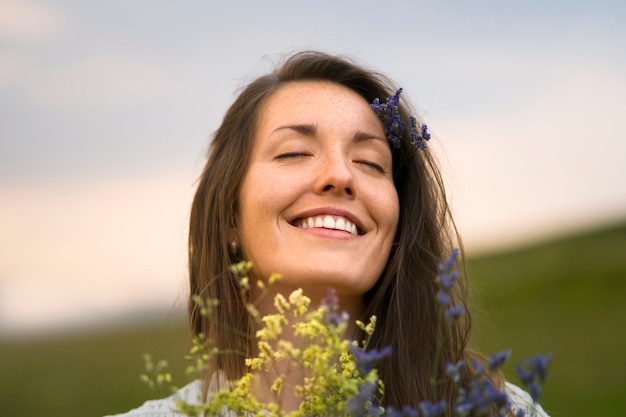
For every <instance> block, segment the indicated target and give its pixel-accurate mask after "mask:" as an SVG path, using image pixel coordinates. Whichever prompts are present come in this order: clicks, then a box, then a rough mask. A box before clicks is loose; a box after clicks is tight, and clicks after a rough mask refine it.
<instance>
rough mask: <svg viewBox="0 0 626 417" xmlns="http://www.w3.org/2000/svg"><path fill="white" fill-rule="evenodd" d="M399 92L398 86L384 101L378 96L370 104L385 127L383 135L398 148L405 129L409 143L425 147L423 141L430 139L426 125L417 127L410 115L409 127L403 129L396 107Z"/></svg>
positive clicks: (403, 124) (421, 147)
mask: <svg viewBox="0 0 626 417" xmlns="http://www.w3.org/2000/svg"><path fill="white" fill-rule="evenodd" d="M401 93H402V89H401V88H399V89H398V91H396V93H395V94H394V95H393V96H392V97H387V100H386V101H385V102H384V103H381V102H380V100H379V99H378V98H375V99H374V101H372V103H371V104H370V107H371V109H372V110H374V112H375V113H376V115H377V116H378V118H379V119H380V121H381V122H382V124H383V127H384V129H385V136H386V137H387V140H388V141H389V142H390V143H391V145H392V146H393V147H395V148H400V144H401V143H402V138H403V136H404V132H405V130H406V131H407V132H408V135H409V140H410V143H411V145H414V146H417V147H418V148H420V149H426V143H425V142H424V141H426V140H429V139H430V133H428V127H427V126H426V125H422V126H419V127H418V125H417V119H415V117H413V116H410V117H409V127H408V129H405V123H404V121H403V120H402V117H401V116H400V110H399V108H398V106H399V104H400V94H401Z"/></svg>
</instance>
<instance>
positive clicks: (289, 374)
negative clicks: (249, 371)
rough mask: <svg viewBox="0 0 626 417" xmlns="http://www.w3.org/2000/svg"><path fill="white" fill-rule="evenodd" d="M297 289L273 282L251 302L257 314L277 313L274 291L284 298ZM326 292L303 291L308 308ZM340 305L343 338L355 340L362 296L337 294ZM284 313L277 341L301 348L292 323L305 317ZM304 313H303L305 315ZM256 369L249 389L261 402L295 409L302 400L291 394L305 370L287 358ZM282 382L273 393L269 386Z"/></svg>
mask: <svg viewBox="0 0 626 417" xmlns="http://www.w3.org/2000/svg"><path fill="white" fill-rule="evenodd" d="M296 289H297V288H293V287H289V286H285V285H277V284H274V285H272V287H271V289H269V290H265V291H263V292H262V293H258V291H255V292H256V293H252V294H251V295H252V296H253V297H252V298H253V300H255V301H254V305H255V307H256V309H257V310H258V312H259V314H260V316H262V317H263V316H267V315H270V314H276V313H277V310H276V308H275V306H274V297H275V296H276V294H282V295H283V296H284V297H285V298H288V297H289V295H290V294H291V293H292V292H293V291H294V290H296ZM327 294H328V292H327V289H323V291H322V290H320V289H318V290H317V291H315V290H308V289H305V290H304V295H305V296H307V297H309V298H310V299H311V303H310V305H309V309H308V311H313V310H315V309H317V308H318V306H320V305H321V303H322V301H323V299H324V297H326V296H327ZM338 298H339V306H338V312H346V313H348V314H349V317H350V318H349V320H348V328H347V332H346V337H347V338H348V339H355V338H357V337H359V336H358V335H359V330H358V328H357V326H356V325H355V321H356V320H357V319H359V320H363V313H364V307H363V302H362V298H361V297H348V296H342V295H338ZM285 316H286V317H287V318H288V320H289V324H287V325H285V326H283V330H282V333H281V335H280V340H282V341H285V342H289V343H291V344H292V345H293V347H294V348H296V349H301V348H303V346H302V342H301V340H300V338H299V337H298V336H296V335H295V334H294V325H295V324H296V323H298V322H299V321H303V320H305V319H306V318H305V317H298V318H294V316H293V314H292V313H291V312H286V314H285ZM305 316H306V314H305ZM270 344H271V345H272V348H274V349H275V348H276V344H275V343H270ZM251 353H252V357H257V356H258V355H259V349H258V346H257V344H256V339H255V343H253V346H252V352H251ZM253 372H256V377H255V378H254V382H253V384H252V385H251V386H250V391H251V392H252V394H254V396H255V397H256V398H258V399H259V400H260V401H262V402H265V403H268V402H276V403H278V404H279V405H280V406H281V409H282V410H283V411H287V412H289V411H294V410H296V409H297V408H298V406H299V404H300V402H301V399H300V398H299V397H296V396H295V395H294V387H295V386H297V385H302V383H303V381H304V378H305V377H306V376H307V371H306V370H305V369H303V368H302V367H301V366H297V365H296V366H294V365H293V364H292V363H291V362H290V361H289V360H287V359H285V360H279V361H276V362H274V363H273V364H272V367H271V368H270V369H269V370H268V371H253ZM279 377H280V378H281V379H282V381H283V385H282V389H281V390H280V392H279V393H278V394H276V393H274V392H272V390H271V387H272V385H273V384H274V383H275V381H276V380H277V379H278V378H279Z"/></svg>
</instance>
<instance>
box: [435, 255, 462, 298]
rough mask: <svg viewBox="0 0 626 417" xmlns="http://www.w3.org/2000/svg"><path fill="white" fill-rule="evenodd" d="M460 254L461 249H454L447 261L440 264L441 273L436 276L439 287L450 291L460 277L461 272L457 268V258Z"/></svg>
mask: <svg viewBox="0 0 626 417" xmlns="http://www.w3.org/2000/svg"><path fill="white" fill-rule="evenodd" d="M458 256H459V250H458V249H454V250H453V251H452V252H451V253H450V257H449V258H448V259H447V260H446V261H445V262H441V263H440V264H439V273H438V274H437V277H436V278H435V281H436V282H437V284H439V287H440V288H441V289H442V290H444V291H446V292H448V291H450V290H451V289H452V287H454V283H455V282H456V280H457V279H458V278H459V277H460V274H459V272H458V271H457V270H456V269H455V267H456V258H457V257H458Z"/></svg>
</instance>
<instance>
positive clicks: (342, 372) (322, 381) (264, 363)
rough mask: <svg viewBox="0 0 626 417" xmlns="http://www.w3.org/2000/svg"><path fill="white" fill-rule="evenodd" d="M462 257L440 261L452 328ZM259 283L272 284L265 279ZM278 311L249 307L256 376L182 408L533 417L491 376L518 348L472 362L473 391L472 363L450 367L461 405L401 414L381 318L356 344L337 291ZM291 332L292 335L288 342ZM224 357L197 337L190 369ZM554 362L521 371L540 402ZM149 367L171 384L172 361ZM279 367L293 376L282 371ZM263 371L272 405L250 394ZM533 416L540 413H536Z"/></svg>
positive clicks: (534, 361)
mask: <svg viewBox="0 0 626 417" xmlns="http://www.w3.org/2000/svg"><path fill="white" fill-rule="evenodd" d="M457 254H458V252H456V251H455V252H453V253H452V256H451V257H450V258H449V259H448V260H447V261H446V262H444V263H441V264H440V271H439V275H438V276H437V283H438V286H439V291H438V293H437V300H438V302H439V305H440V307H441V312H442V314H441V316H442V317H443V319H444V321H445V323H446V324H445V325H451V324H452V323H454V321H455V320H456V319H457V318H458V317H459V316H460V315H461V314H463V313H464V309H463V308H462V307H460V306H455V305H452V304H451V297H450V291H451V289H452V288H453V286H454V282H455V280H456V279H457V278H458V276H459V274H458V272H457V271H456V270H455V268H454V265H455V264H456V257H457ZM249 268H250V264H249V263H246V262H243V263H240V264H237V265H234V266H233V268H232V270H233V272H234V273H235V275H236V276H238V278H239V283H240V286H241V289H242V291H247V290H249V288H250V287H249V286H250V283H249V279H248V276H247V271H248V270H249ZM277 278H278V276H272V277H271V279H270V280H269V282H270V284H271V282H272V281H274V280H275V279H277ZM258 285H259V286H260V287H261V288H264V287H265V284H264V283H262V282H259V283H258ZM195 302H196V303H197V304H198V307H199V309H200V311H201V314H203V315H205V316H210V315H211V312H212V311H213V309H214V308H219V303H218V302H217V301H216V300H202V299H200V298H196V299H195ZM274 307H275V313H274V314H268V315H265V316H262V315H261V314H260V313H259V312H258V311H257V310H256V308H255V307H254V306H253V305H251V304H249V305H248V306H247V308H248V311H249V313H250V314H251V316H252V317H253V319H254V320H255V321H256V322H257V324H258V326H259V330H258V331H257V332H256V339H257V351H258V354H257V356H256V357H251V358H247V359H246V366H247V367H248V369H249V372H247V373H246V374H245V375H243V376H242V377H241V378H240V379H239V380H236V381H231V382H229V385H228V386H227V387H225V388H222V389H220V390H218V391H216V392H209V394H208V396H207V398H206V401H204V402H202V403H200V404H190V403H186V402H184V401H182V400H181V401H179V402H178V404H177V406H178V408H179V409H180V410H181V411H182V412H183V413H185V414H187V415H189V416H200V415H207V416H210V415H255V416H256V415H259V416H261V415H262V416H272V417H274V416H275V417H283V416H285V417H304V416H321V415H324V416H363V417H365V416H390V417H391V416H393V417H402V416H411V417H435V416H456V417H464V416H491V415H494V414H493V410H497V413H496V414H495V415H499V416H508V415H515V416H516V417H521V416H524V415H527V414H526V411H528V410H517V411H516V413H515V414H511V413H512V408H511V401H510V399H509V398H508V395H507V394H506V393H505V392H503V391H500V390H499V389H498V388H497V387H495V386H494V385H493V383H492V382H491V379H490V378H489V375H490V373H493V372H497V371H498V369H499V368H500V367H501V366H502V365H503V364H504V363H505V361H506V360H507V359H508V358H509V356H510V354H511V351H510V350H506V351H503V352H500V353H497V354H495V355H492V356H491V357H488V358H487V360H486V361H485V363H484V364H483V363H480V362H478V361H475V362H473V363H472V364H469V365H471V369H472V372H473V378H472V381H471V383H470V384H469V386H466V387H461V386H460V384H459V382H460V369H461V367H462V366H465V365H468V364H465V363H463V361H460V362H458V363H447V364H445V375H441V376H437V375H434V376H433V378H432V383H434V384H437V383H438V382H439V379H440V378H449V379H450V380H451V381H453V382H454V383H455V384H457V385H458V386H459V388H458V395H457V398H456V400H455V402H454V403H453V404H448V403H446V402H445V401H440V402H431V401H427V400H425V401H422V402H420V403H419V405H418V407H417V408H411V407H404V408H403V409H401V410H396V409H394V408H392V407H385V406H384V391H385V387H384V384H383V383H382V381H381V380H380V378H379V375H378V371H377V369H376V364H377V362H378V361H380V360H381V359H382V358H384V357H385V356H387V355H389V354H392V352H391V349H389V348H387V349H382V350H376V349H368V342H369V338H370V337H371V335H372V334H373V332H374V331H375V327H376V317H371V318H370V320H369V322H368V323H363V322H360V321H356V325H357V326H358V327H359V328H360V329H361V330H362V331H363V334H365V339H364V340H360V341H356V340H349V339H348V338H347V337H346V331H347V328H348V322H349V317H348V316H347V315H346V314H342V313H340V312H339V311H338V300H337V297H336V296H335V294H334V292H333V291H329V293H328V296H327V297H326V298H325V299H324V300H323V302H322V303H321V305H320V306H318V307H317V308H314V309H312V308H311V305H310V299H309V298H307V297H306V296H305V295H304V294H303V292H302V290H296V291H294V292H292V293H291V294H289V296H287V297H285V296H283V295H281V294H278V295H276V296H275V297H274ZM287 329H288V331H289V332H290V333H289V334H291V335H292V337H284V335H285V334H286V333H287ZM220 354H224V353H223V352H220V350H219V349H218V348H217V347H215V345H214V344H213V342H212V341H211V340H208V339H207V338H205V337H204V336H203V335H201V334H200V335H197V336H196V337H195V338H194V340H193V346H192V348H191V352H190V355H189V357H188V359H190V360H191V361H192V364H191V365H190V366H189V369H188V372H191V373H195V374H196V375H202V374H204V373H206V370H207V363H209V361H211V360H212V359H213V358H215V356H216V355H220ZM549 361H550V356H549V355H546V356H542V355H538V356H536V357H534V358H527V359H526V360H525V363H524V364H522V365H518V366H517V367H516V370H517V373H518V375H519V377H520V382H521V384H522V385H523V386H524V387H525V388H526V389H527V390H528V392H529V393H530V396H531V398H532V400H533V401H534V402H535V403H536V402H537V401H538V399H539V396H540V393H541V384H542V383H543V382H544V381H545V379H546V377H547V366H548V364H549ZM147 365H148V370H149V371H150V372H149V373H150V374H152V376H148V375H143V376H142V378H143V379H144V380H146V382H148V383H149V384H152V385H154V384H170V385H171V376H170V374H169V373H167V372H165V371H164V370H163V368H164V366H165V364H164V363H158V364H156V365H155V364H153V363H152V362H151V361H148V362H147ZM436 368H437V367H436ZM277 369H281V370H285V371H283V372H277ZM293 370H299V371H301V374H302V378H301V382H300V383H298V384H296V385H288V384H287V383H286V381H287V378H288V375H289V373H290V372H293ZM262 374H265V375H267V376H271V387H270V392H271V394H272V399H270V400H269V401H262V400H260V399H259V398H257V397H255V396H254V395H253V394H252V391H251V389H250V387H251V384H252V383H253V380H254V378H257V377H259V376H260V375H262ZM172 389H174V390H175V389H176V388H175V387H172ZM284 390H292V392H291V394H292V395H294V396H295V397H297V398H298V399H299V401H300V403H299V407H298V408H297V409H295V410H290V411H287V410H283V408H282V407H281V401H280V398H281V394H282V393H284ZM530 411H531V415H532V410H530ZM229 413H230V414H229ZM529 417H530V416H529Z"/></svg>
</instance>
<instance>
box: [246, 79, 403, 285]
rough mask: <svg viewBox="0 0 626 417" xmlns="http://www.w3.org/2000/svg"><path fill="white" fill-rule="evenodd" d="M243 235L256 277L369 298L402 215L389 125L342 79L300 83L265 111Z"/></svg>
mask: <svg viewBox="0 0 626 417" xmlns="http://www.w3.org/2000/svg"><path fill="white" fill-rule="evenodd" d="M260 110H261V111H260V113H259V119H258V125H257V128H256V135H255V137H254V143H253V147H252V152H251V155H250V161H249V165H248V169H247V172H246V175H245V177H244V181H243V184H242V186H241V190H240V195H239V209H240V212H239V217H238V223H237V232H238V234H239V238H240V243H241V250H242V253H243V256H244V258H245V259H247V260H250V261H252V263H253V274H254V276H255V277H256V278H261V279H265V278H267V277H269V275H270V274H271V273H273V272H278V273H280V274H282V275H283V279H282V280H281V283H282V284H285V285H288V286H290V287H301V288H303V289H304V290H305V294H311V292H313V294H311V295H315V294H314V293H316V292H318V293H319V294H325V293H326V290H327V288H328V287H333V288H335V289H336V290H337V293H338V294H340V295H343V296H359V297H360V296H361V295H362V294H364V293H365V292H366V291H367V290H369V289H370V288H371V287H372V286H373V285H374V284H375V283H376V281H377V279H378V278H379V276H380V274H381V273H382V270H383V268H384V267H385V264H386V262H387V259H388V257H389V252H390V250H391V245H392V243H393V240H394V236H395V233H396V227H397V224H398V215H399V203H398V195H397V193H396V189H395V186H394V183H393V178H392V158H391V150H390V148H389V145H388V142H387V139H386V138H385V134H384V131H383V126H382V124H381V122H380V120H379V119H378V117H377V116H376V114H375V113H374V112H373V111H372V110H371V109H370V107H369V103H367V102H366V101H365V100H364V99H363V98H362V97H361V96H359V95H358V94H356V93H355V92H353V91H352V90H349V89H347V88H346V87H343V86H341V85H338V84H334V83H329V82H320V81H307V82H294V83H290V84H286V85H284V86H282V87H280V88H279V89H278V90H277V91H276V92H275V93H273V94H272V95H271V96H270V97H269V98H268V99H267V101H266V102H265V104H264V105H263V107H262V108H261V109H260Z"/></svg>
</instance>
